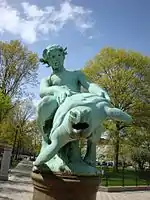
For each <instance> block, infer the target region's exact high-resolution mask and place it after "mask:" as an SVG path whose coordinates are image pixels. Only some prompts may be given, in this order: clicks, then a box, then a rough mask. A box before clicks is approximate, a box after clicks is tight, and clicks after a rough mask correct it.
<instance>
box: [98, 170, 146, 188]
mask: <svg viewBox="0 0 150 200" xmlns="http://www.w3.org/2000/svg"><path fill="white" fill-rule="evenodd" d="M123 176H124V183H123ZM101 185H102V186H123V185H124V186H136V185H150V172H135V170H133V169H124V175H123V170H122V169H119V172H114V171H113V169H112V168H105V174H104V175H103V176H101Z"/></svg>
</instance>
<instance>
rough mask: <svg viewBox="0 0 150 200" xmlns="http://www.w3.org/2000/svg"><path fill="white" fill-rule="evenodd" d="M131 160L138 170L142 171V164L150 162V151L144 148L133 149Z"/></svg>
mask: <svg viewBox="0 0 150 200" xmlns="http://www.w3.org/2000/svg"><path fill="white" fill-rule="evenodd" d="M131 156H132V160H133V161H134V162H135V163H137V164H138V167H139V169H140V170H143V169H144V164H145V163H146V162H150V151H149V150H148V149H146V148H135V149H133V150H132V153H131Z"/></svg>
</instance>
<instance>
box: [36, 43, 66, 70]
mask: <svg viewBox="0 0 150 200" xmlns="http://www.w3.org/2000/svg"><path fill="white" fill-rule="evenodd" d="M66 55H67V48H63V47H61V46H59V45H52V46H48V47H47V48H46V49H44V51H43V58H42V59H40V61H41V62H42V63H44V64H48V66H51V67H52V69H53V70H58V71H59V69H61V68H63V65H64V60H65V56H66Z"/></svg>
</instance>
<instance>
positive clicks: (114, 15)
mask: <svg viewBox="0 0 150 200" xmlns="http://www.w3.org/2000/svg"><path fill="white" fill-rule="evenodd" d="M0 13H1V19H0V40H10V39H21V40H22V41H23V42H24V43H25V44H26V45H28V47H29V49H31V50H33V51H35V52H37V53H38V55H39V56H41V54H42V51H43V49H44V48H45V47H46V46H47V45H49V44H60V45H63V46H67V47H68V56H67V58H66V62H65V66H66V68H68V69H70V70H73V69H80V68H82V67H83V66H84V65H85V63H86V62H87V61H88V60H89V59H90V58H92V57H93V56H94V55H95V54H96V53H97V52H98V51H99V50H100V49H102V48H103V47H105V46H111V47H116V48H125V49H132V50H135V51H139V52H141V53H143V54H145V55H149V52H150V23H149V21H150V1H149V0H94V1H90V0H86V1H85V0H83V1H81V0H72V1H71V0H42V1H37V0H27V1H25V0H23V1H21V0H0ZM2 16H3V17H2ZM38 72H39V80H40V79H41V78H43V77H45V76H48V75H49V73H50V70H49V69H47V68H45V67H44V66H40V69H39V71H38ZM33 91H34V92H37V93H38V88H36V89H35V88H34V90H33ZM37 98H38V95H37Z"/></svg>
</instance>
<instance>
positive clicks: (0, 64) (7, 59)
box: [0, 40, 38, 98]
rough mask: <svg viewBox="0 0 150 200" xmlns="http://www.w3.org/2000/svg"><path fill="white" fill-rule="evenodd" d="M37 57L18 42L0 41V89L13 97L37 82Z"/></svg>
mask: <svg viewBox="0 0 150 200" xmlns="http://www.w3.org/2000/svg"><path fill="white" fill-rule="evenodd" d="M37 69H38V57H37V54H35V53H33V52H31V51H29V50H28V48H27V47H26V46H24V45H23V44H21V42H20V41H18V40H12V41H10V42H3V41H0V89H2V91H3V93H4V94H5V95H8V96H10V97H15V98H16V96H17V95H22V94H23V93H24V92H25V86H26V84H33V85H35V83H36V82H37Z"/></svg>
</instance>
